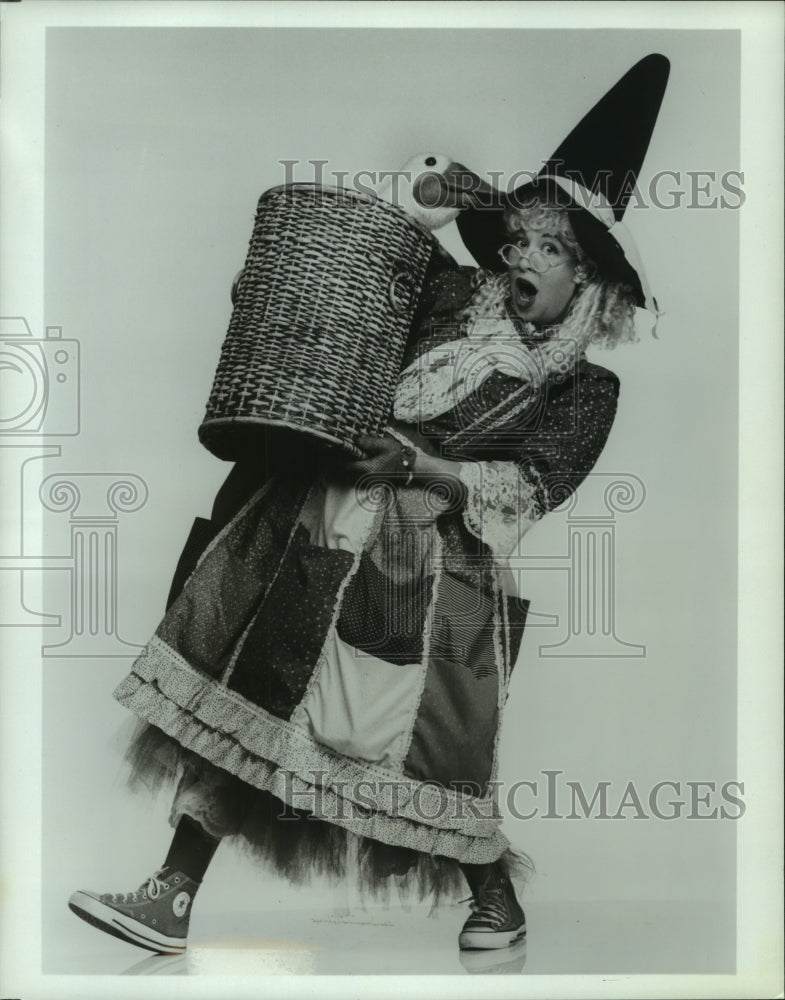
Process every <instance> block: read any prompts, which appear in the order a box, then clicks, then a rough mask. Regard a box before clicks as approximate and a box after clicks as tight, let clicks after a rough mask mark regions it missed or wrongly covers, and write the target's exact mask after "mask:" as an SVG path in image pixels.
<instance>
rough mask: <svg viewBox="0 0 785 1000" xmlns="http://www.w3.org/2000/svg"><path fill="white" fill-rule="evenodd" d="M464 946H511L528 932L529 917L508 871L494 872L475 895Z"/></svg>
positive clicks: (460, 941) (463, 935)
mask: <svg viewBox="0 0 785 1000" xmlns="http://www.w3.org/2000/svg"><path fill="white" fill-rule="evenodd" d="M471 909H472V913H471V916H470V917H469V918H468V920H467V921H466V923H465V924H464V925H463V929H462V931H461V933H460V936H459V938H458V944H459V945H460V947H461V948H507V947H508V946H509V945H511V944H514V943H515V942H516V941H520V940H521V939H522V938H524V937H525V936H526V917H525V916H524V913H523V910H522V909H521V907H520V904H519V903H518V900H517V899H516V898H515V890H514V889H513V887H512V883H511V882H510V880H509V878H508V877H507V876H506V875H502V874H500V873H498V872H496V871H494V872H491V874H490V875H489V876H488V878H487V879H486V880H485V882H484V883H483V885H482V886H481V887H480V889H479V890H478V891H477V893H476V895H475V896H474V901H473V902H472V904H471Z"/></svg>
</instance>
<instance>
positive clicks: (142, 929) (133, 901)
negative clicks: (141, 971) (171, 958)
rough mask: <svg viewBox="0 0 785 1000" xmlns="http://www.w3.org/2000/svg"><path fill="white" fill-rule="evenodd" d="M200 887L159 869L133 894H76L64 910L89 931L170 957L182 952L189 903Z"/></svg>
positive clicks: (187, 878) (167, 869)
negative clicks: (84, 923) (87, 924)
mask: <svg viewBox="0 0 785 1000" xmlns="http://www.w3.org/2000/svg"><path fill="white" fill-rule="evenodd" d="M199 885H200V883H199V882H195V881H194V880H193V879H192V878H189V877H188V876H187V875H184V874H183V872H178V871H175V870H174V869H172V868H162V869H161V870H160V871H157V872H155V874H153V875H151V876H150V877H149V878H148V879H146V880H145V881H144V882H143V883H142V884H141V885H140V886H139V888H138V889H136V890H134V891H133V892H105V893H102V894H100V895H99V894H98V893H96V892H85V891H82V890H79V891H78V892H75V893H74V894H73V895H72V896H71V898H70V899H69V900H68V906H69V907H70V909H71V910H73V912H74V913H75V914H76V915H77V916H78V917H81V918H82V920H86V921H87V922H88V923H89V924H92V925H93V927H97V928H98V929H99V930H102V931H106V933H107V934H113V935H114V936H115V937H119V938H122V940H123V941H128V942H129V943H130V944H135V945H138V946H139V947H140V948H147V950H148V951H156V952H159V953H160V954H163V955H174V954H179V953H180V952H183V951H185V949H186V938H187V936H188V922H189V920H190V918H191V903H192V902H193V898H194V896H195V895H196V891H197V889H198V888H199Z"/></svg>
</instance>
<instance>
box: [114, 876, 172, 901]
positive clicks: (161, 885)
mask: <svg viewBox="0 0 785 1000" xmlns="http://www.w3.org/2000/svg"><path fill="white" fill-rule="evenodd" d="M165 871H166V869H165V868H159V869H158V871H157V872H153V874H152V875H151V876H150V877H149V878H148V879H145V881H144V882H142V884H141V885H140V886H139V888H138V889H134V891H133V892H113V893H112V899H113V900H114V901H115V902H117V903H135V902H136V901H137V900H138V899H140V898H142V899H144V898H145V897H146V898H147V899H158V897H159V896H160V895H161V890H162V889H168V888H169V883H168V882H165V881H164V879H163V878H162V876H163V873H164V872H165Z"/></svg>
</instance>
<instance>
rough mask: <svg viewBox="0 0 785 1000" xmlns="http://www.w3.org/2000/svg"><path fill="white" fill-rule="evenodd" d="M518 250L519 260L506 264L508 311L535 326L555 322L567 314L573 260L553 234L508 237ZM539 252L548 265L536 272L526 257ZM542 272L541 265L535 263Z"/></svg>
mask: <svg viewBox="0 0 785 1000" xmlns="http://www.w3.org/2000/svg"><path fill="white" fill-rule="evenodd" d="M510 243H512V244H513V245H514V246H517V247H518V248H519V250H520V251H521V254H522V256H521V258H520V260H518V261H517V263H514V264H508V265H507V273H508V277H509V281H510V301H511V305H512V310H513V312H514V313H515V315H516V316H518V317H519V318H520V319H523V320H527V321H528V322H529V323H533V324H534V325H535V326H549V325H552V324H554V323H559V322H560V321H561V320H562V319H563V318H564V316H565V314H566V312H567V307H568V306H569V304H570V302H571V301H572V297H573V295H574V294H575V290H576V277H575V268H576V265H577V261H576V260H575V257H573V255H572V254H571V253H570V252H569V251H568V250H567V248H566V247H565V245H564V242H563V241H562V240H561V239H560V238H559V236H558V235H557V234H556V233H555V232H549V231H548V229H547V228H546V229H545V230H544V231H540V230H532V229H521V230H519V231H518V232H516V233H515V234H514V235H512V236H511V237H510ZM532 251H539V253H540V254H542V256H543V257H544V258H545V260H546V261H547V262H548V263H549V264H550V265H551V266H550V267H549V268H548V270H546V271H543V272H542V273H538V271H537V270H535V268H534V267H532V262H531V260H530V259H529V258H528V257H527V254H529V253H531V252H532ZM536 266H537V267H538V268H539V269H540V270H542V267H544V266H545V264H544V263H543V264H542V265H540V262H539V261H537V262H536Z"/></svg>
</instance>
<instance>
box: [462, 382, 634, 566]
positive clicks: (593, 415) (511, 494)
mask: <svg viewBox="0 0 785 1000" xmlns="http://www.w3.org/2000/svg"><path fill="white" fill-rule="evenodd" d="M618 393H619V381H618V379H617V378H616V376H615V375H614V374H613V373H612V372H609V371H606V370H605V369H600V368H598V367H596V366H588V365H581V366H579V368H578V370H577V371H576V377H575V379H571V380H569V382H568V383H567V384H566V385H563V386H560V387H558V386H557V387H555V389H554V387H551V391H550V392H549V393H548V397H547V399H546V403H545V406H544V408H543V409H542V411H541V412H540V413H539V414H537V415H535V417H534V418H530V419H529V420H528V421H527V422H526V424H525V425H524V426H523V427H522V428H518V429H516V437H517V438H518V441H519V443H518V445H517V447H516V449H515V450H514V451H513V452H511V451H510V447H509V444H508V443H505V444H504V446H503V452H504V458H503V459H499V460H493V459H492V458H491V460H488V461H486V460H483V459H480V460H476V461H463V462H461V464H460V471H459V477H460V478H461V480H462V481H463V483H464V484H465V486H466V491H467V492H466V502H465V505H464V522H465V524H466V527H467V528H468V529H469V530H470V531H471V532H472V533H473V534H474V535H476V536H477V537H478V538H480V539H481V540H482V541H483V542H485V543H486V544H487V545H489V547H490V548H491V549H492V551H493V552H494V554H495V555H497V556H498V557H500V558H504V557H507V556H509V555H510V554H511V553H513V552H514V551H515V550H516V548H517V546H518V543H519V542H520V539H521V537H522V536H523V535H524V534H525V533H526V531H528V529H529V528H530V527H531V526H532V525H533V524H534V523H536V522H537V521H538V520H539V519H540V518H541V517H543V516H544V515H545V514H546V513H547V512H548V511H550V510H552V509H553V508H554V507H557V506H558V505H559V504H561V503H563V502H564V501H565V500H566V499H567V498H568V497H569V496H570V495H571V494H572V493H574V492H575V490H576V489H577V488H578V486H579V485H580V484H581V483H582V482H583V480H584V479H585V478H586V476H587V475H588V474H589V473H590V472H591V470H592V468H593V467H594V465H595V464H596V462H597V460H598V458H599V457H600V454H601V452H602V450H603V448H604V447H605V443H606V441H607V439H608V435H609V433H610V430H611V427H612V425H613V421H614V418H615V415H616V406H617V400H618ZM508 456H509V457H508Z"/></svg>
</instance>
